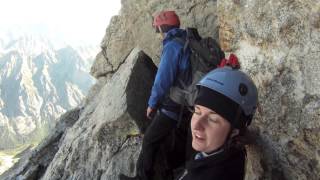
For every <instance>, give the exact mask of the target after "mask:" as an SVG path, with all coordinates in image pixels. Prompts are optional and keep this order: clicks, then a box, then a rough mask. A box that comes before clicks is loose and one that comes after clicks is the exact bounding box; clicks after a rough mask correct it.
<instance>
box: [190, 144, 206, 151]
mask: <svg viewBox="0 0 320 180" xmlns="http://www.w3.org/2000/svg"><path fill="white" fill-rule="evenodd" d="M192 148H193V149H194V150H196V151H200V152H203V151H204V149H205V148H204V146H203V145H202V144H201V143H199V142H196V141H192Z"/></svg>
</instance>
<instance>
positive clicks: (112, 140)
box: [21, 0, 320, 180]
mask: <svg viewBox="0 0 320 180" xmlns="http://www.w3.org/2000/svg"><path fill="white" fill-rule="evenodd" d="M163 9H173V10H176V11H177V13H178V14H179V15H180V16H181V22H182V24H183V26H184V27H186V26H193V27H197V28H198V29H199V31H200V33H201V34H202V35H203V36H208V35H211V36H213V37H215V38H219V40H220V43H221V45H222V47H223V48H224V50H226V52H232V53H235V54H236V55H237V56H238V57H239V59H240V61H241V66H242V69H243V70H244V71H246V72H248V73H249V74H250V75H251V76H252V77H253V79H254V81H255V83H256V85H257V86H258V89H259V99H260V100H259V101H260V107H259V111H258V112H257V113H256V117H255V119H254V121H253V124H252V127H251V129H250V130H251V138H252V144H250V145H249V146H248V163H247V177H246V179H247V180H261V179H270V180H271V179H272V180H291V179H299V180H318V179H319V178H320V174H319V173H320V158H319V157H320V133H319V132H320V121H319V120H320V117H319V116H320V93H319V92H320V83H319V82H320V81H319V78H320V65H319V63H317V61H318V59H319V57H320V51H319V49H320V25H319V22H320V2H319V1H316V0H309V1H298V0H278V1H274V0H271V1H267V0H250V1H249V0H223V1H212V0H198V1H193V0H191V1H182V0H173V1H169V0H165V1H161V3H160V2H159V1H156V0H139V1H138V0H131V1H125V0H124V1H122V9H121V12H120V15H119V16H116V17H114V18H113V20H112V22H111V24H110V26H109V27H108V29H107V32H106V35H105V37H104V39H103V41H102V43H101V47H102V50H101V52H100V53H99V54H98V56H97V58H96V61H95V63H94V65H93V66H92V68H91V73H92V74H93V75H94V76H95V77H96V78H97V79H98V82H97V84H96V85H95V86H94V87H93V88H92V89H91V93H89V95H88V97H87V100H86V104H85V105H84V109H83V110H82V111H81V113H80V115H79V119H78V121H77V122H76V123H75V124H74V125H73V126H72V127H71V128H70V129H68V130H67V131H66V132H65V134H64V135H63V136H62V139H61V140H60V141H59V142H60V143H59V146H58V147H59V150H58V151H57V153H56V154H55V156H54V158H53V160H52V162H51V163H50V165H49V166H48V168H47V169H46V170H43V172H45V173H43V175H41V177H43V179H88V178H89V179H110V180H111V179H117V178H116V176H117V174H118V173H119V172H120V171H121V172H123V173H125V174H128V175H133V172H134V170H135V161H136V158H137V154H138V151H139V149H140V144H141V138H139V137H136V136H132V135H135V134H137V133H138V132H139V131H138V127H145V125H144V124H143V122H144V119H145V118H144V113H145V108H146V107H145V106H146V101H147V98H148V95H149V94H148V93H150V87H151V83H152V79H153V76H154V73H155V67H154V66H152V65H151V64H152V63H151V62H150V60H148V61H146V62H148V63H142V62H145V61H142V62H141V61H140V60H139V59H140V58H137V57H141V56H143V57H146V55H143V53H142V52H140V53H138V52H139V51H138V50H136V49H135V50H132V49H133V48H134V47H140V49H142V50H143V51H144V52H146V54H148V55H150V57H152V59H153V60H154V62H156V63H158V62H159V54H160V52H159V51H160V49H161V44H160V39H157V36H156V35H155V33H154V30H153V29H152V28H151V23H152V14H153V13H154V12H156V11H160V10H163ZM131 51H132V53H131V55H129V56H128V54H129V52H131ZM137 54H138V55H137ZM143 59H145V58H143ZM146 59H148V58H146ZM134 62H136V63H134ZM134 64H136V65H134ZM139 64H140V66H139ZM136 67H141V69H139V68H138V69H139V70H137V68H136ZM137 74H139V75H137ZM130 82H131V83H130ZM132 82H134V83H132ZM130 84H131V85H130ZM132 93H134V94H132ZM138 97H139V98H138ZM130 99H131V100H130ZM142 129H143V128H142ZM44 169H45V168H44ZM21 177H23V176H21ZM39 177H40V176H39ZM26 179H27V178H26Z"/></svg>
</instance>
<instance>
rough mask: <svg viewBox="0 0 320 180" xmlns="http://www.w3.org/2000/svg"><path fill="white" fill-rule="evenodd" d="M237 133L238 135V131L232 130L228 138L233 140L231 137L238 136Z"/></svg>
mask: <svg viewBox="0 0 320 180" xmlns="http://www.w3.org/2000/svg"><path fill="white" fill-rule="evenodd" d="M239 133H240V130H239V129H233V130H232V132H231V135H230V137H231V138H233V137H235V136H237V135H239Z"/></svg>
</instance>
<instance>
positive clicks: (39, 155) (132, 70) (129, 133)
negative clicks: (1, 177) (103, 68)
mask: <svg viewBox="0 0 320 180" xmlns="http://www.w3.org/2000/svg"><path fill="white" fill-rule="evenodd" d="M155 73H156V66H155V65H154V64H153V62H152V60H151V59H150V58H149V57H148V56H146V55H145V54H144V53H143V52H142V51H140V50H139V49H134V50H132V52H131V54H130V55H129V56H128V57H127V58H126V60H125V61H123V63H122V65H121V66H120V67H119V69H118V70H117V72H115V73H114V74H113V75H112V76H111V77H110V78H109V79H108V80H107V82H106V83H105V84H104V86H100V85H98V87H94V90H92V91H91V92H90V93H91V94H94V95H93V96H91V97H92V99H91V100H90V101H87V103H88V104H86V105H85V106H84V107H83V109H82V110H81V112H79V110H78V111H77V112H78V115H79V118H75V119H76V120H74V121H76V123H75V124H74V125H73V126H72V127H70V128H67V129H66V128H65V125H64V123H68V121H69V120H68V119H70V118H66V119H67V120H68V121H64V120H63V119H62V121H61V122H60V123H59V124H58V127H56V129H57V130H56V131H55V132H54V133H53V135H51V136H50V137H49V138H48V139H47V140H46V141H44V142H43V144H42V145H40V147H38V148H37V150H35V151H34V152H33V155H31V158H29V161H26V162H27V163H26V164H25V165H24V166H22V167H21V166H20V167H19V168H18V170H16V173H15V174H14V175H13V176H12V175H11V176H9V177H8V176H7V177H5V178H8V179H11V178H12V177H19V178H22V179H39V178H40V177H42V179H48V180H49V179H92V178H94V179H110V180H111V179H117V177H118V174H119V173H120V172H123V173H125V174H129V175H133V173H135V171H134V170H135V161H136V160H137V157H138V153H139V149H140V145H141V136H140V135H139V134H141V132H144V129H145V127H146V126H147V123H148V120H147V119H146V117H145V109H146V104H147V100H148V97H149V94H150V89H151V86H152V82H153V79H154V76H155ZM67 117H68V115H67ZM72 120H73V119H72ZM72 122H73V121H72ZM61 124H62V125H61ZM69 124H70V123H69ZM63 125H64V126H63ZM60 126H62V127H63V128H61V127H60ZM67 127H69V126H67ZM61 129H65V131H64V133H63V134H62V132H61ZM58 130H59V131H58ZM57 131H58V132H57ZM51 160H52V162H51ZM50 162H51V163H50ZM49 163H50V165H49ZM48 165H49V166H48ZM11 174H12V173H11Z"/></svg>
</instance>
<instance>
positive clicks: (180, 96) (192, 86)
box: [169, 28, 225, 107]
mask: <svg viewBox="0 0 320 180" xmlns="http://www.w3.org/2000/svg"><path fill="white" fill-rule="evenodd" d="M186 32H187V36H186V39H183V38H181V37H175V38H173V40H174V41H176V42H178V43H180V44H181V45H183V52H184V53H185V52H186V50H187V49H188V48H189V50H190V51H191V54H190V57H189V61H190V69H189V70H188V71H189V72H188V73H187V74H188V76H189V78H191V80H190V81H189V82H188V83H186V82H185V79H186V77H181V76H178V77H177V80H176V84H175V85H174V86H173V87H171V88H170V93H169V97H170V98H171V99H172V100H173V101H174V102H176V103H178V104H180V105H182V106H187V107H191V106H194V101H195V98H196V96H197V87H196V85H197V83H198V82H199V81H200V80H201V78H202V77H203V76H204V75H205V74H207V73H208V72H209V71H211V70H213V69H215V68H217V67H218V66H219V65H220V63H221V62H222V60H223V59H224V57H225V54H224V52H223V51H222V50H221V48H220V46H219V44H218V43H217V41H216V40H214V39H213V38H211V37H206V38H202V37H201V36H200V35H199V33H198V30H197V29H195V28H187V29H186Z"/></svg>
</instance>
